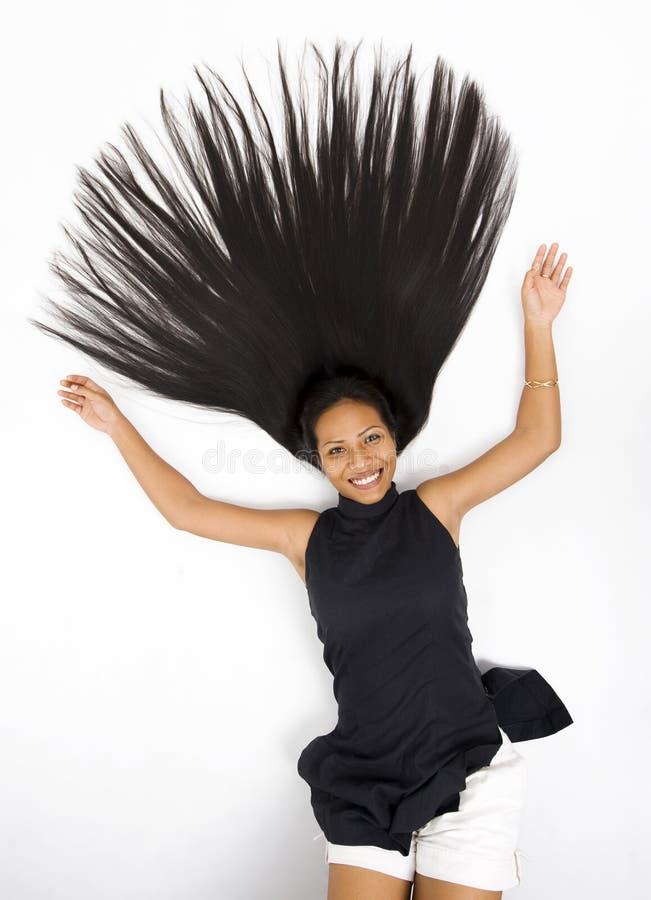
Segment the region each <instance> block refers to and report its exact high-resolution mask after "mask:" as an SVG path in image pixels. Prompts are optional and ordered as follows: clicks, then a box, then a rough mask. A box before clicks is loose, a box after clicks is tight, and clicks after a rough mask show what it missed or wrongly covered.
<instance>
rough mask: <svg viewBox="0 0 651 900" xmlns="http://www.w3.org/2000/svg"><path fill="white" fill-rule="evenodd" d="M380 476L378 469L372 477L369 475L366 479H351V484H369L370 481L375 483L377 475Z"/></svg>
mask: <svg viewBox="0 0 651 900" xmlns="http://www.w3.org/2000/svg"><path fill="white" fill-rule="evenodd" d="M379 474H380V470H379V469H378V470H377V471H376V472H374V473H373V474H372V475H369V476H368V478H361V479H358V478H351V479H350V480H351V481H352V483H353V484H370V482H371V481H376V479H377V477H378V475H379Z"/></svg>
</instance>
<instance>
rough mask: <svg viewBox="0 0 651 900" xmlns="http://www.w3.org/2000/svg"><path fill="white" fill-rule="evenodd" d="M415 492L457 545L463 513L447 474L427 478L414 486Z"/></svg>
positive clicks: (457, 545)
mask: <svg viewBox="0 0 651 900" xmlns="http://www.w3.org/2000/svg"><path fill="white" fill-rule="evenodd" d="M416 494H417V495H418V497H419V498H420V499H421V500H422V502H423V503H424V504H425V506H426V507H427V508H428V509H429V511H430V512H431V513H432V514H433V515H435V516H436V518H437V519H438V520H439V522H440V523H441V525H443V527H444V528H445V529H446V530H447V531H448V532H449V534H450V537H451V538H452V540H453V541H454V543H455V545H456V547H457V548H458V547H459V533H460V531H461V520H462V518H463V513H462V511H461V509H460V508H459V506H458V504H457V503H456V502H455V496H454V484H453V481H452V479H450V477H449V476H448V475H439V476H438V477H436V478H428V479H427V481H423V482H421V483H420V484H419V485H418V487H417V488H416Z"/></svg>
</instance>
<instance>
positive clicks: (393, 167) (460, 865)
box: [32, 43, 572, 900]
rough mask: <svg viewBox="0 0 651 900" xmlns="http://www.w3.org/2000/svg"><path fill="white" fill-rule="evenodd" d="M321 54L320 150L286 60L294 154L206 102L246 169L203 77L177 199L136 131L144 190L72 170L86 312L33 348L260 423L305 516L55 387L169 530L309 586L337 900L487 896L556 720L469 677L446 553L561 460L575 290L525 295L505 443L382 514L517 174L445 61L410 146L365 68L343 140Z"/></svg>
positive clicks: (309, 756) (343, 93) (547, 706)
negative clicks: (304, 495) (172, 458)
mask: <svg viewBox="0 0 651 900" xmlns="http://www.w3.org/2000/svg"><path fill="white" fill-rule="evenodd" d="M314 49H315V52H316V55H317V58H318V60H319V61H320V63H321V65H322V70H323V71H325V72H326V77H324V78H322V80H321V95H320V105H319V118H318V127H317V131H316V139H315V143H314V147H313V146H312V144H311V137H312V132H311V130H310V127H309V124H308V116H307V108H306V107H305V106H304V105H303V104H301V106H300V109H299V112H298V114H297V111H296V109H295V107H294V104H293V101H292V97H291V91H290V89H289V85H288V81H287V78H286V72H285V68H284V66H283V64H282V60H281V61H280V71H281V76H282V86H283V100H284V104H285V106H284V114H285V118H284V122H285V135H286V151H285V154H284V155H283V154H282V153H281V152H280V151H279V150H278V147H277V145H276V142H275V141H274V139H273V136H272V131H271V128H270V126H269V121H268V119H267V117H266V116H265V114H264V112H263V111H262V107H261V105H260V104H259V102H258V101H257V98H256V97H255V94H254V93H253V91H252V89H251V88H250V85H249V91H250V94H251V98H252V101H253V103H254V112H255V116H256V120H257V121H258V123H259V124H260V126H261V127H260V131H261V134H262V140H263V142H264V143H265V145H266V151H267V153H268V155H267V153H265V151H264V150H263V149H261V148H260V147H259V146H258V144H257V143H256V140H255V138H254V136H253V133H252V130H251V129H250V127H249V124H248V123H247V121H246V117H245V115H244V114H243V112H242V110H241V108H240V106H239V104H238V103H237V101H236V100H235V99H234V97H233V95H232V94H231V93H230V91H228V89H227V88H226V87H225V86H224V84H223V82H222V81H221V79H218V80H219V83H220V84H221V85H222V87H223V89H224V91H225V92H226V93H227V95H228V97H229V104H228V105H229V108H230V109H231V110H233V109H234V110H235V111H236V114H237V117H238V121H239V124H240V126H241V130H242V133H243V139H244V145H245V152H244V153H243V154H242V152H241V150H240V148H239V146H238V143H237V141H236V140H235V136H234V133H233V130H232V128H231V127H230V124H229V123H228V116H227V115H226V113H225V112H224V109H223V108H222V106H221V104H220V101H219V98H218V96H217V92H216V91H215V89H214V86H213V85H212V84H210V83H208V82H207V81H206V80H204V79H203V77H202V76H200V78H201V82H202V85H203V87H204V91H205V94H206V97H207V99H208V113H207V114H206V113H203V112H202V111H201V110H200V109H199V107H198V105H197V104H195V103H194V101H191V102H190V122H191V124H190V126H189V127H188V128H187V130H185V131H184V130H183V129H182V128H181V127H180V126H179V124H178V122H177V120H176V118H175V117H174V116H173V115H172V114H171V112H170V110H169V108H168V107H167V105H166V103H165V101H164V98H163V95H161V106H162V111H163V117H164V121H165V125H166V128H167V131H168V134H169V135H170V137H171V140H172V144H173V147H174V151H175V154H176V159H178V160H179V161H180V166H179V169H178V172H177V175H184V177H185V178H186V179H187V181H186V183H185V184H184V185H183V184H179V182H178V181H175V180H174V179H172V178H171V177H170V176H169V175H168V174H165V173H164V171H163V170H162V168H161V167H160V166H159V165H158V164H157V163H156V162H155V161H154V160H153V158H152V157H151V155H150V154H149V153H148V151H146V150H145V148H144V146H143V145H142V142H141V141H140V140H139V138H138V137H137V136H136V134H135V133H134V132H133V130H132V129H129V128H128V129H127V132H126V133H127V136H128V139H129V144H130V146H131V148H132V150H133V151H134V152H135V154H136V157H137V160H138V162H139V163H140V164H141V166H142V167H143V169H144V171H145V172H146V175H147V177H148V179H149V183H150V184H151V185H153V186H154V188H155V191H156V194H154V193H152V192H151V188H150V189H147V188H145V187H144V186H143V184H142V183H141V181H139V180H138V178H137V177H136V175H135V173H134V171H133V170H132V169H131V168H130V166H129V165H128V163H127V162H126V160H125V158H124V157H123V156H122V155H121V154H119V153H117V157H116V158H114V159H110V158H109V157H107V156H105V155H102V156H100V159H99V165H100V169H101V173H102V175H103V176H104V177H103V179H102V178H97V177H95V176H92V175H90V174H89V173H87V172H83V171H82V185H83V192H82V193H81V194H80V196H79V200H78V203H79V207H80V209H81V211H82V213H83V216H84V222H85V224H86V226H87V233H86V234H81V235H78V236H77V237H74V236H72V235H70V233H69V236H71V238H72V242H73V245H74V248H75V250H76V251H77V258H76V259H75V260H72V259H67V260H66V259H64V260H63V263H60V262H57V263H55V271H56V272H57V274H58V275H59V276H60V277H61V278H62V280H63V282H64V284H65V286H66V288H67V289H68V290H69V292H70V294H71V295H72V296H73V298H74V299H75V301H76V302H77V305H78V307H79V309H78V310H71V309H66V308H65V307H62V306H60V305H58V304H53V308H54V310H55V314H56V315H57V317H58V318H59V320H60V321H62V322H63V324H64V329H63V330H57V329H53V328H51V327H50V326H47V325H43V324H42V323H38V322H35V324H36V325H38V327H39V328H42V329H43V330H44V331H46V332H47V333H50V334H53V335H55V336H57V337H59V338H61V339H63V340H66V341H68V342H69V343H70V344H72V345H74V346H76V347H77V348H79V349H81V350H83V351H85V352H87V353H88V354H89V355H91V356H92V357H93V358H94V359H96V360H97V361H99V362H101V363H103V364H104V365H107V366H108V367H109V368H111V369H113V370H114V371H116V372H119V373H121V374H123V375H126V376H127V377H129V378H131V379H133V380H134V381H136V382H137V383H139V384H141V385H143V386H145V387H147V388H149V389H150V390H152V391H154V392H156V393H158V394H160V395H161V396H166V397H171V398H174V399H179V400H184V401H186V402H189V403H195V404H199V405H202V406H207V407H211V408H214V409H220V410H228V411H230V412H237V413H239V414H240V415H242V416H245V417H247V418H249V419H250V420H251V421H254V422H256V423H257V424H258V425H259V426H260V427H262V428H264V429H265V430H266V431H267V432H268V433H269V434H271V435H272V436H273V437H274V438H276V439H277V440H278V441H279V443H281V444H282V445H283V446H284V447H285V448H286V449H287V450H288V451H289V452H290V453H292V454H294V455H295V456H297V457H299V458H302V459H304V460H306V461H307V462H308V463H309V464H310V465H313V466H315V467H316V468H317V469H318V470H319V471H321V472H322V473H323V474H324V475H325V476H326V477H327V478H328V480H329V481H330V483H331V484H332V486H333V487H334V488H335V489H336V491H337V504H336V505H335V506H332V507H330V508H328V509H326V510H324V511H323V512H321V513H318V512H317V511H315V510H311V509H276V510H258V509H252V508H247V507H242V506H238V505H235V504H231V503H225V502H222V501H219V500H214V499H211V498H208V497H205V496H203V495H201V494H200V493H199V492H198V491H197V490H196V489H195V488H194V486H193V485H192V484H191V483H190V482H189V481H188V480H187V479H186V478H184V477H183V476H182V475H181V474H180V473H179V472H177V471H176V470H175V469H173V468H172V467H171V466H170V465H168V464H167V463H166V462H165V461H164V460H162V459H161V458H160V457H159V456H158V455H157V454H156V453H154V451H153V450H152V449H151V448H150V447H149V446H148V445H147V443H146V442H145V441H144V440H143V438H142V437H141V436H140V435H139V434H138V432H137V430H136V429H135V428H134V427H133V425H132V424H131V423H130V422H128V421H127V419H126V418H125V417H124V416H123V415H122V414H121V412H120V411H119V409H118V408H117V406H116V404H115V403H114V402H113V400H112V399H111V397H110V396H109V394H108V393H107V392H106V391H105V390H104V389H103V388H102V387H100V386H99V385H98V384H96V383H95V382H94V381H92V380H91V379H89V378H87V377H85V376H83V375H68V376H67V377H66V378H65V379H62V381H61V383H62V385H63V388H62V389H61V390H59V394H60V395H61V399H62V403H63V404H64V405H65V406H66V407H67V408H69V409H70V410H73V411H74V412H76V413H77V414H78V415H79V416H80V417H81V418H82V419H83V420H84V421H85V422H86V423H87V424H89V425H91V426H92V427H94V428H97V429H98V430H101V431H104V432H105V433H107V434H109V435H110V436H111V438H112V439H113V440H114V441H115V443H116V445H117V446H118V448H119V450H120V452H121V453H122V455H123V456H124V458H125V460H126V462H127V464H128V465H129V467H130V468H131V470H132V471H133V473H134V475H135V476H136V478H137V479H138V481H139V482H140V484H141V485H142V487H143V489H144V490H145V491H146V493H147V494H148V496H149V497H150V499H151V500H152V502H153V503H154V504H155V505H156V507H157V508H158V509H159V510H160V512H161V513H162V515H164V516H165V517H166V518H167V519H168V521H169V522H170V523H171V524H172V525H173V526H174V527H176V528H180V529H183V530H186V531H189V532H192V533H194V534H198V535H202V536H205V537H211V538H213V539H215V540H219V541H225V542H229V543H235V544H243V545H246V546H250V547H257V548H260V549H265V550H273V551H275V552H278V553H282V554H284V555H285V556H286V557H287V559H288V560H289V561H290V562H291V563H292V565H293V566H294V568H295V569H296V571H297V572H298V574H299V576H300V577H301V579H302V580H303V582H304V583H305V585H306V587H307V593H308V598H309V603H310V609H311V612H312V615H313V616H314V618H315V621H316V625H317V631H318V635H319V638H320V639H321V640H322V641H323V644H324V660H325V662H326V665H327V666H328V668H329V669H330V671H331V672H332V674H333V677H334V690H335V696H336V698H337V703H338V710H339V715H338V721H337V725H336V727H335V728H334V729H333V731H332V732H331V733H330V734H328V735H319V736H318V737H316V738H315V739H314V740H313V741H311V742H310V744H308V746H307V747H305V748H304V750H303V751H302V753H301V755H300V757H299V760H298V772H299V774H300V775H301V777H302V778H304V779H305V781H306V782H307V783H308V784H309V786H310V791H311V802H312V808H313V810H314V814H315V818H316V819H317V821H318V823H319V826H320V828H321V829H322V834H323V836H324V837H325V858H326V861H328V862H329V864H330V866H329V873H330V874H329V887H328V897H329V900H344V898H352V897H356V898H369V900H370V898H374V900H383V898H391V900H393V898H395V900H398V898H408V897H410V896H411V890H412V885H414V897H415V898H416V900H430V898H446V900H453V898H454V900H456V898H459V900H471V898H479V897H487V898H493V897H500V896H501V892H502V891H503V890H505V889H507V888H509V887H511V886H513V885H515V884H518V883H519V882H520V852H519V849H518V847H517V843H518V833H519V822H520V815H521V810H522V806H523V803H524V796H525V784H526V771H525V761H524V758H523V757H522V756H521V755H520V754H519V753H518V752H517V751H516V750H515V748H514V747H513V743H515V742H517V741H522V740H529V739H532V738H537V737H542V736H545V735H549V734H552V733H555V732H557V731H559V730H560V729H561V728H564V727H566V726H567V725H569V724H570V723H571V722H572V719H571V717H570V715H569V713H568V711H567V709H566V708H565V706H564V704H563V703H562V701H561V700H560V699H559V698H558V696H557V695H556V694H555V692H554V691H553V689H552V688H551V686H550V685H549V684H548V683H547V682H546V681H545V680H544V679H543V678H542V676H541V675H540V674H539V673H538V672H537V671H536V670H535V669H525V670H516V669H508V668H506V667H494V668H492V669H490V670H489V671H488V672H485V673H484V674H483V675H482V674H480V672H479V670H478V668H477V665H476V663H475V661H474V658H473V655H472V649H471V645H472V635H471V633H470V630H469V628H468V619H467V598H466V592H465V587H464V584H463V570H462V563H461V556H460V548H459V532H460V526H461V521H462V519H463V516H464V515H465V514H466V513H467V512H468V510H469V509H472V507H474V506H476V505H477V504H479V503H481V502H482V501H483V500H486V499H487V498H489V497H492V496H494V495H495V494H496V493H498V492H499V491H501V490H503V489H504V488H506V487H508V486H509V485H511V484H513V483H514V482H516V481H517V480H518V479H520V478H522V477H523V476H524V475H526V474H527V473H528V472H530V471H531V470H532V469H534V468H535V467H536V466H538V465H539V464H540V463H541V462H542V461H543V460H544V459H545V458H546V457H547V456H549V454H550V453H552V452H553V451H554V450H555V449H556V448H557V447H558V446H559V444H560V438H561V426H560V402H559V388H558V377H557V370H556V362H555V357H554V349H553V341H552V322H553V320H554V319H555V317H556V316H557V315H558V313H559V311H560V309H561V307H562V305H563V302H564V300H565V297H566V291H567V286H568V284H569V281H570V277H571V272H572V270H571V268H567V269H566V270H565V271H564V266H565V263H566V260H567V254H566V253H562V254H561V255H560V257H559V258H558V260H556V254H557V252H558V249H559V248H558V245H557V244H552V246H551V247H550V248H549V252H546V251H547V247H546V245H545V244H542V245H541V246H540V247H539V248H538V251H537V253H536V255H535V258H534V260H533V264H532V267H531V269H530V270H529V271H528V272H527V273H526V274H525V277H524V281H523V284H522V290H521V298H522V308H523V312H524V337H525V353H526V368H525V378H526V381H525V384H524V386H523V392H522V397H521V400H520V406H519V409H518V413H517V418H516V422H515V426H514V428H513V431H512V432H511V434H509V435H508V436H507V437H505V438H504V439H503V440H502V441H500V442H499V443H498V444H496V445H495V446H494V447H492V448H490V449H489V450H488V451H487V452H486V453H484V454H483V455H482V456H480V457H479V458H478V459H476V460H474V461H473V462H472V463H470V464H468V465H466V466H464V467H462V468H460V469H458V470H456V471H454V472H451V473H449V474H446V475H443V476H439V477H436V478H431V479H428V480H425V481H423V482H422V483H421V484H420V485H419V486H418V487H417V488H416V489H415V490H406V491H402V492H400V491H398V488H397V485H396V482H395V480H394V476H395V473H396V464H397V458H398V456H399V455H400V453H401V452H402V451H403V450H404V448H405V447H406V446H407V445H408V444H409V443H410V441H411V440H412V439H413V438H414V437H415V435H416V434H418V433H419V431H420V430H421V429H422V427H423V425H424V423H425V422H426V420H427V416H428V413H429V407H430V403H431V397H432V390H433V387H434V382H435V380H436V377H437V375H438V372H439V370H440V368H441V366H442V365H443V362H444V361H445V359H446V358H447V356H448V355H449V353H450V350H451V349H452V347H453V346H454V344H455V342H456V340H457V339H458V337H459V335H460V333H461V331H462V329H463V327H464V325H465V323H466V321H467V319H468V316H469V315H470V312H471V311H472V308H473V306H474V304H475V302H476V300H477V298H478V296H479V292H480V290H481V287H482V285H483V283H484V280H485V277H486V274H487V272H488V268H489V264H490V260H491V258H492V255H493V253H494V251H495V249H496V246H497V243H498V240H499V236H500V233H501V230H502V228H503V226H504V224H505V222H506V219H507V217H508V213H509V209H510V205H511V202H512V198H513V191H514V187H515V168H514V164H513V161H512V160H511V156H510V146H509V142H508V139H507V138H506V136H505V134H504V133H503V132H502V131H501V130H500V128H499V127H498V125H497V124H496V123H495V120H494V118H492V117H489V116H488V115H487V114H486V108H485V104H484V102H483V98H482V96H481V92H480V90H479V88H478V87H477V85H475V84H473V83H472V82H470V81H469V80H468V79H464V82H463V84H462V87H461V91H460V93H459V96H458V98H455V97H454V92H453V87H454V78H453V75H452V73H451V71H450V70H449V69H448V68H446V67H445V65H444V64H443V62H442V60H441V59H440V58H439V59H438V60H437V64H436V67H435V72H434V78H433V83H432V88H431V92H430V97H429V107H428V111H427V115H426V117H425V126H424V129H423V132H422V134H421V133H420V132H419V129H418V128H417V121H418V117H417V115H416V106H415V90H414V81H413V77H412V76H411V74H410V71H409V61H410V54H411V51H410V52H409V54H408V56H407V58H406V60H405V61H404V63H401V64H400V65H398V66H396V68H395V69H394V70H393V72H392V74H391V78H390V81H389V86H388V88H387V87H386V85H385V82H384V72H383V69H382V67H381V66H380V65H378V64H376V68H375V71H374V77H373V81H372V90H371V96H370V100H369V104H368V113H367V117H366V121H365V122H364V123H363V126H364V127H363V128H361V129H360V128H359V97H358V93H357V89H356V86H355V80H354V62H355V54H356V52H357V49H356V50H355V51H354V52H353V54H352V57H351V61H350V65H349V67H348V70H347V76H346V77H345V78H344V79H342V80H340V76H339V71H340V63H341V50H342V48H341V46H340V44H339V43H338V44H337V46H336V48H335V55H334V61H333V69H332V78H331V79H330V78H329V77H327V67H326V66H325V64H324V62H323V58H322V57H321V55H320V54H319V53H318V51H316V48H314ZM401 71H402V73H403V75H402V82H400V81H399V75H400V72H401ZM213 74H214V73H213ZM216 77H217V78H218V76H216ZM247 83H248V80H247ZM398 84H401V85H402V91H401V93H400V94H398V91H397V85H398ZM302 99H303V95H302V94H301V100H302ZM330 104H331V106H332V115H331V116H330V115H329V111H330ZM262 123H263V124H262ZM32 321H34V320H32Z"/></svg>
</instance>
